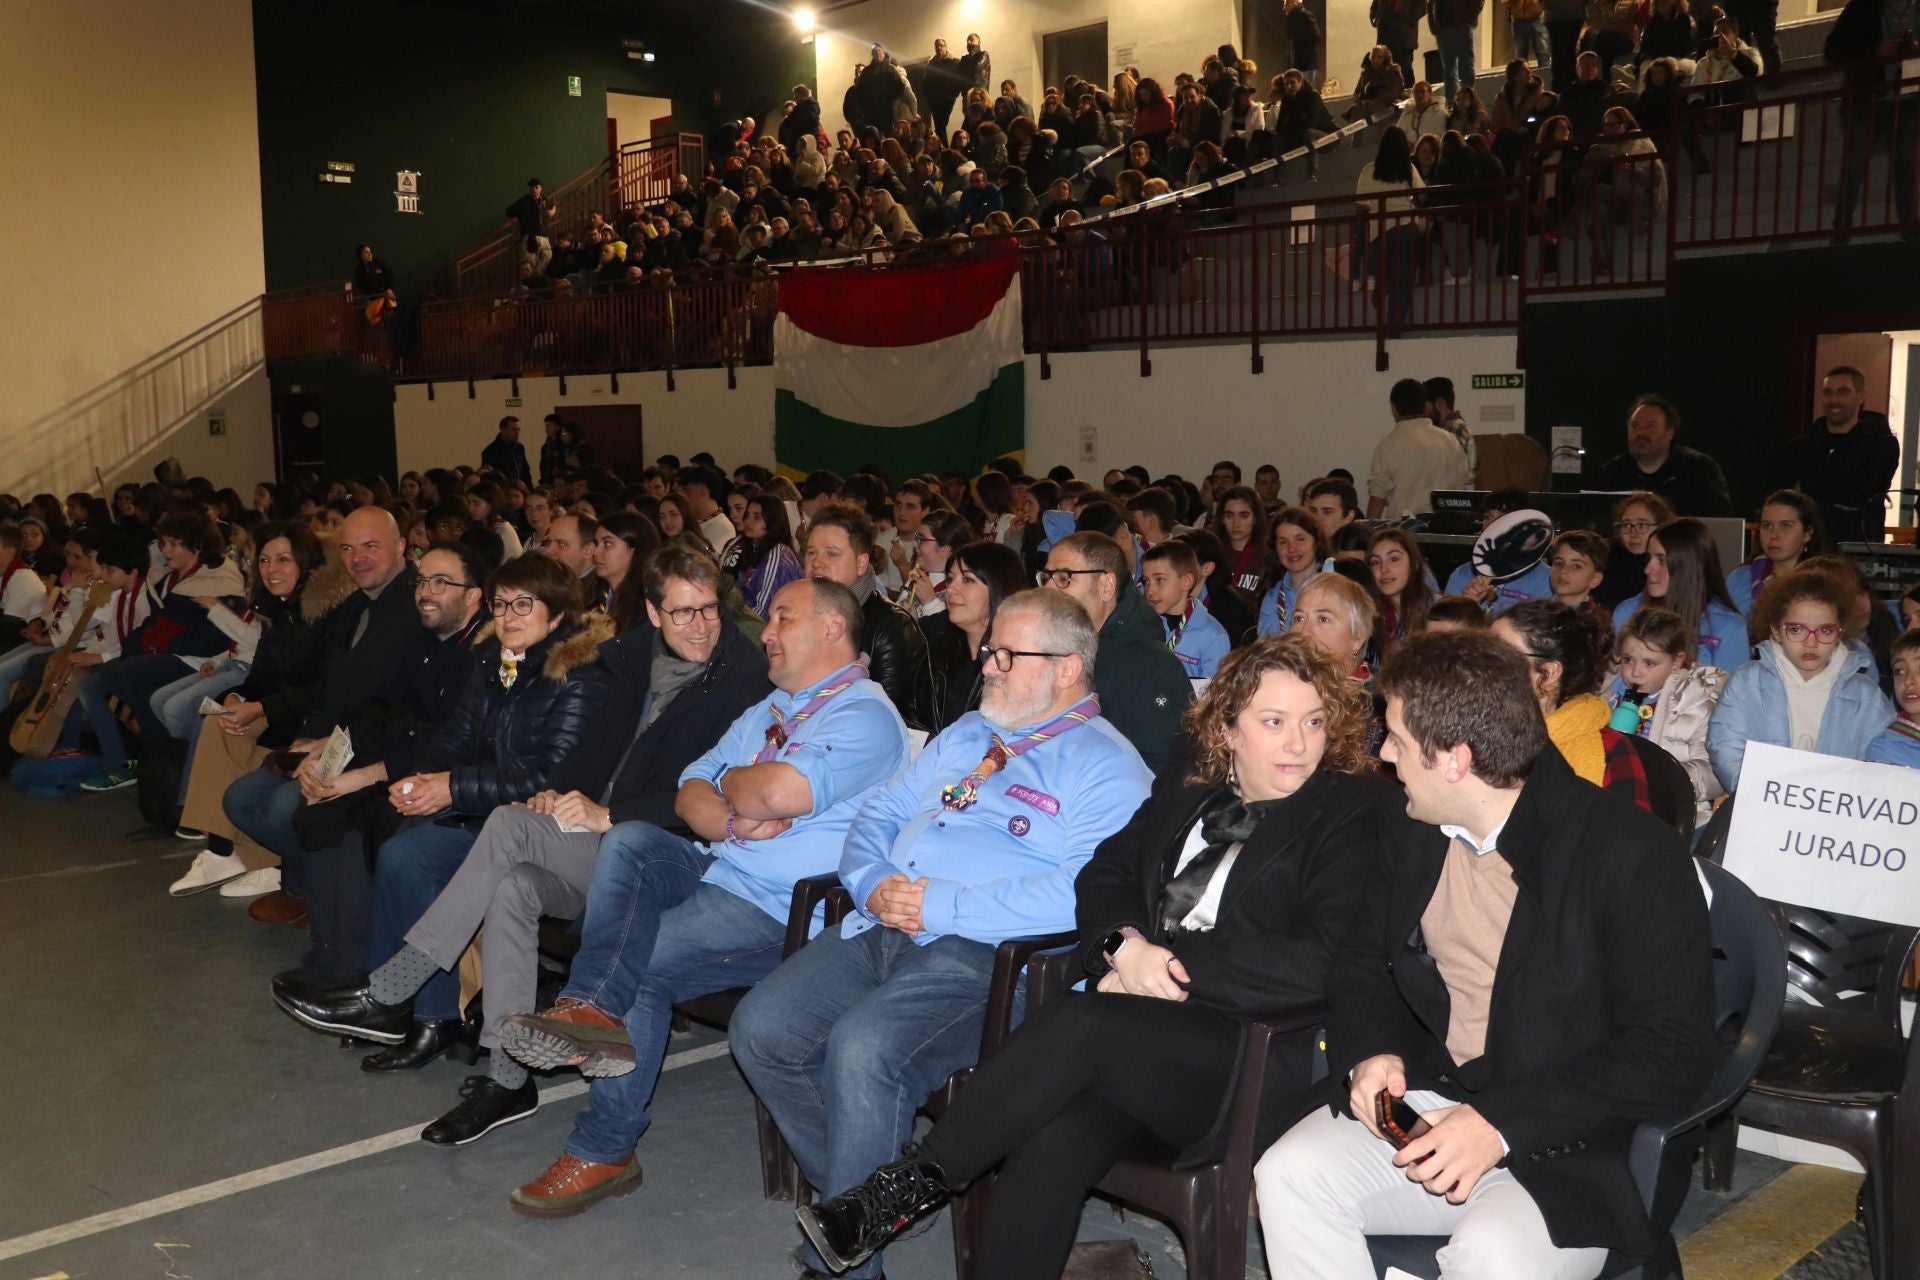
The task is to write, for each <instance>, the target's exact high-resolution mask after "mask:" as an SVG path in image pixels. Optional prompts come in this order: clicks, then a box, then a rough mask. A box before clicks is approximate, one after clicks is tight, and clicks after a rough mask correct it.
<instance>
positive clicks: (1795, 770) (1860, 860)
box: [1726, 742, 1920, 925]
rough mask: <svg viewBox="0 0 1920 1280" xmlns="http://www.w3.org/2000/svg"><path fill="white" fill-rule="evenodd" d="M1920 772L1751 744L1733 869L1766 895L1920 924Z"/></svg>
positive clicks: (1730, 844) (1736, 815)
mask: <svg viewBox="0 0 1920 1280" xmlns="http://www.w3.org/2000/svg"><path fill="white" fill-rule="evenodd" d="M1916 854H1920V771H1916V770H1913V769H1903V768H1900V767H1899V766H1897V765H1887V764H1867V763H1865V762H1863V761H1859V760H1843V759H1840V758H1839V757H1837V756H1823V755H1816V754H1814V753H1812V752H1807V751H1792V750H1789V749H1787V748H1785V747H1775V746H1768V745H1766V744H1763V743H1754V742H1749V743H1748V744H1747V751H1746V757H1745V761H1744V763H1742V765H1741V767H1740V793H1739V801H1738V803H1737V804H1736V805H1735V807H1734V811H1733V826H1732V829H1731V830H1730V831H1728V833H1727V855H1726V866H1727V870H1729V871H1731V872H1733V873H1734V874H1735V875H1737V876H1739V877H1740V878H1741V879H1742V880H1744V881H1746V883H1747V884H1748V885H1749V886H1750V887H1751V888H1752V889H1753V891H1754V892H1755V893H1757V894H1759V895H1760V896H1761V897H1763V898H1772V899H1774V900H1776V901H1779V902H1789V903H1793V904H1794V905H1796V906H1803V907H1813V908H1815V909H1816V910H1820V911H1831V912H1835V913H1838V914H1840V915H1848V916H1861V917H1864V918H1866V919H1869V920H1883V921H1887V922H1889V923H1892V924H1904V925H1920V859H1917V858H1916V857H1915V855H1916Z"/></svg>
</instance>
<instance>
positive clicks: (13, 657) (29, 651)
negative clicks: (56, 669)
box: [0, 644, 53, 698]
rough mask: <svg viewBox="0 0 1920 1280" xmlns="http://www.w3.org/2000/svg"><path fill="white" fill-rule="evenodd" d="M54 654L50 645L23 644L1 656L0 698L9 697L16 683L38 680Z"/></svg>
mask: <svg viewBox="0 0 1920 1280" xmlns="http://www.w3.org/2000/svg"><path fill="white" fill-rule="evenodd" d="M52 653H53V646H52V645H50V644H23V645H20V646H18V647H16V648H13V649H9V650H7V652H6V654H5V655H4V656H0V698H5V697H6V696H7V694H8V692H9V691H11V690H12V688H13V686H14V682H15V681H18V680H38V679H39V674H40V672H43V671H45V670H46V669H47V658H48V656H49V655H51V654H52Z"/></svg>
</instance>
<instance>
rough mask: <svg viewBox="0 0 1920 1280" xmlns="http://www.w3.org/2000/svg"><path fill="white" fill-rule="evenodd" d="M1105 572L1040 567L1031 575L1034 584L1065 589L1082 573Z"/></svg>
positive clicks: (1102, 570) (1101, 570)
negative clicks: (1040, 568)
mask: <svg viewBox="0 0 1920 1280" xmlns="http://www.w3.org/2000/svg"><path fill="white" fill-rule="evenodd" d="M1106 572H1107V570H1105V569H1042V570H1040V572H1038V573H1036V574H1034V575H1033V581H1034V584H1035V585H1036V586H1042V587H1048V586H1052V587H1058V588H1060V590H1062V591H1065V590H1066V589H1067V588H1068V587H1071V586H1072V585H1073V580H1074V579H1075V578H1077V577H1079V576H1080V575H1081V574H1083V573H1106ZM1001 670H1002V671H1004V670H1006V668H1005V667H1002V668H1001Z"/></svg>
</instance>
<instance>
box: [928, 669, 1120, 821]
mask: <svg viewBox="0 0 1920 1280" xmlns="http://www.w3.org/2000/svg"><path fill="white" fill-rule="evenodd" d="M1099 714H1100V699H1099V697H1098V696H1097V695H1096V696H1093V697H1088V698H1083V699H1081V700H1080V701H1079V702H1076V703H1075V704H1074V705H1073V706H1072V707H1070V708H1069V709H1068V710H1067V711H1066V712H1065V713H1063V714H1062V715H1060V716H1058V717H1056V718H1055V719H1053V720H1049V721H1048V722H1047V723H1046V724H1043V725H1041V726H1040V727H1039V728H1038V729H1035V730H1033V731H1032V732H1031V733H1024V734H1021V735H1020V736H1019V737H1018V738H1016V739H1014V741H1013V742H1012V743H1011V744H1009V743H1006V742H1002V741H1001V740H1000V735H999V734H997V733H996V734H994V735H993V745H992V746H991V747H988V748H987V754H986V757H985V758H984V759H982V760H981V761H980V763H979V764H977V765H975V766H974V768H973V772H971V773H969V774H968V775H967V776H966V777H964V778H962V779H960V781H958V782H955V783H952V784H951V785H948V786H944V787H942V788H940V804H941V806H942V807H943V808H947V809H951V810H953V811H954V812H956V813H957V812H959V811H960V810H962V809H970V808H972V807H973V805H974V804H975V802H977V801H978V800H979V799H980V788H981V786H982V785H984V784H985V782H986V780H987V779H988V778H990V777H992V776H993V775H994V774H996V773H998V772H1000V770H1002V769H1004V768H1006V767H1007V766H1008V765H1010V764H1012V763H1013V762H1014V761H1015V760H1016V759H1018V758H1019V757H1021V756H1023V755H1025V754H1026V753H1027V752H1029V751H1031V750H1033V749H1034V748H1035V747H1037V746H1039V745H1040V744H1041V743H1043V742H1046V741H1047V740H1049V739H1051V738H1057V737H1059V736H1060V735H1061V734H1063V733H1065V732H1067V731H1068V730H1069V729H1074V728H1077V727H1079V726H1080V725H1083V724H1085V723H1086V722H1087V721H1089V720H1091V719H1093V718H1094V717H1095V716H1097V715H1099Z"/></svg>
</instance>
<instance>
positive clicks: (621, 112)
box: [607, 89, 674, 151]
mask: <svg viewBox="0 0 1920 1280" xmlns="http://www.w3.org/2000/svg"><path fill="white" fill-rule="evenodd" d="M673 131H674V128H673V102H672V100H671V99H668V98H650V97H647V96H646V95H644V94H638V93H624V92H622V91H620V90H618V89H609V90H608V91H607V133H608V141H610V142H611V143H612V144H613V148H614V150H616V151H617V150H619V149H620V148H621V147H624V146H626V145H627V144H628V143H629V142H645V141H646V140H647V139H648V138H658V137H661V136H663V135H665V134H670V133H672V132H673Z"/></svg>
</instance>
